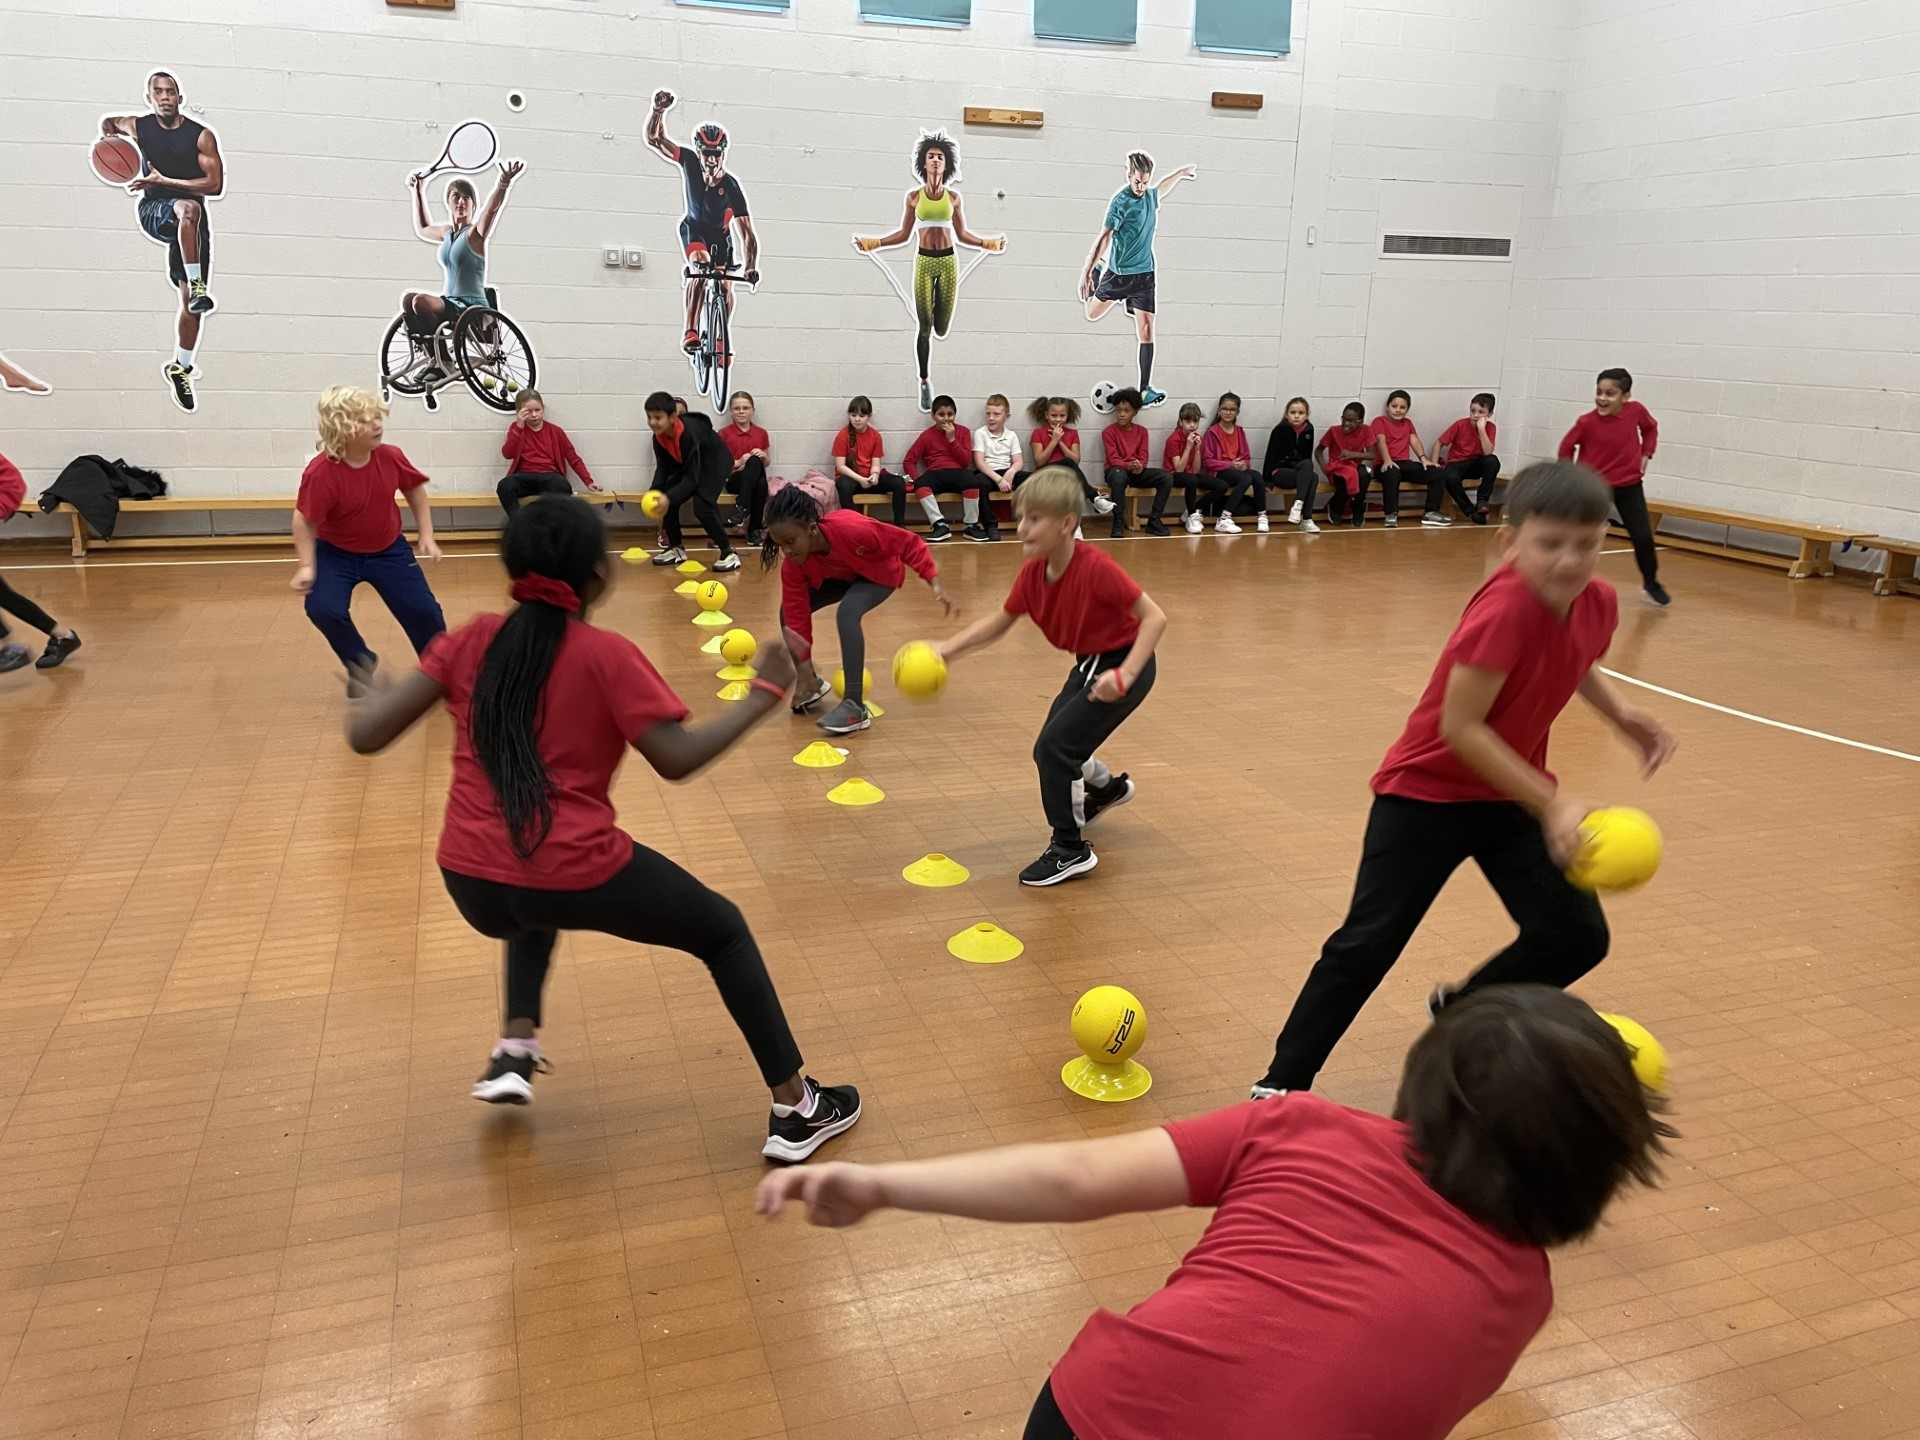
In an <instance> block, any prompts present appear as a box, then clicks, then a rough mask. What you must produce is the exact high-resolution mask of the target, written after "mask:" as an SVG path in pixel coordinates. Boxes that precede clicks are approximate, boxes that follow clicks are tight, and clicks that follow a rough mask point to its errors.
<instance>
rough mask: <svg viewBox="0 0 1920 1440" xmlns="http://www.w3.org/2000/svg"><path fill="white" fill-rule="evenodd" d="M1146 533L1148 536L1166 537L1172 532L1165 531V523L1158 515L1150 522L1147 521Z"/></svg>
mask: <svg viewBox="0 0 1920 1440" xmlns="http://www.w3.org/2000/svg"><path fill="white" fill-rule="evenodd" d="M1147 533H1148V534H1149V535H1159V536H1163V537H1164V536H1167V535H1171V534H1172V533H1173V532H1172V531H1171V530H1169V529H1167V525H1166V522H1165V521H1164V520H1162V519H1161V518H1160V517H1159V516H1158V515H1156V516H1154V517H1153V518H1152V519H1151V520H1149V521H1147Z"/></svg>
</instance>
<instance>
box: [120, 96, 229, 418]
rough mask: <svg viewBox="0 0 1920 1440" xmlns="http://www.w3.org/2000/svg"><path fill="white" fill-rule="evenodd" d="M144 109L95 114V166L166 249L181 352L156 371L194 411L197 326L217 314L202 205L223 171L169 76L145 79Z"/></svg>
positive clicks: (216, 144) (221, 183) (208, 136)
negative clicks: (127, 196) (128, 197)
mask: <svg viewBox="0 0 1920 1440" xmlns="http://www.w3.org/2000/svg"><path fill="white" fill-rule="evenodd" d="M147 104H148V106H149V107H150V109H149V110H148V112H147V113H146V114H144V115H103V116H101V117H100V139H99V140H97V141H96V142H94V147H93V168H94V173H95V174H97V175H99V176H100V178H101V179H103V180H107V181H108V182H109V183H112V184H118V185H122V186H124V187H125V188H126V189H127V190H128V191H129V192H130V193H131V194H132V195H133V196H134V197H135V199H136V200H137V201H138V202H139V203H138V206H137V208H136V214H137V216H138V218H139V223H140V228H141V230H143V231H144V232H145V233H146V236H147V238H148V239H149V240H151V241H153V242H154V244H156V245H164V246H166V248H167V278H168V279H169V280H171V281H172V282H173V284H174V286H175V287H176V288H177V289H178V290H179V292H180V317H179V321H178V323H177V325H176V327H175V333H176V336H177V339H178V341H179V348H178V349H176V350H175V351H174V353H173V358H172V359H171V360H169V361H168V362H167V363H166V365H165V366H163V367H162V371H161V373H162V374H164V375H165V376H166V379H167V389H168V391H169V392H171V394H172V396H173V403H174V404H175V405H178V406H179V407H180V408H181V409H182V410H185V411H188V412H191V411H192V410H193V409H194V406H195V404H196V401H195V399H194V393H193V387H194V382H195V381H196V380H198V379H199V378H200V372H199V370H198V369H196V368H195V366H194V363H193V357H194V352H195V351H196V350H197V349H198V348H199V344H200V324H201V321H202V320H203V319H204V318H205V317H206V316H208V315H211V314H212V313H213V311H214V299H213V294H212V292H211V291H209V290H208V289H207V277H208V275H209V274H211V273H212V267H213V235H212V231H211V228H210V227H209V225H208V224H207V202H208V201H210V200H218V199H219V198H220V197H221V196H222V195H223V194H225V193H226V188H227V167H226V162H225V161H224V160H223V159H222V158H221V156H220V140H219V137H218V136H216V135H215V134H214V133H213V130H212V128H211V127H209V126H206V125H202V124H201V123H200V122H199V121H197V120H189V119H188V118H187V117H186V116H185V115H183V114H181V113H180V82H179V81H178V80H177V79H175V78H174V76H173V75H172V73H171V72H169V71H166V70H156V71H154V72H153V73H152V74H151V75H149V76H148V77H147ZM128 142H131V145H129V144H128ZM136 147H137V148H136ZM129 150H132V151H133V153H131V154H129V153H128V151H129Z"/></svg>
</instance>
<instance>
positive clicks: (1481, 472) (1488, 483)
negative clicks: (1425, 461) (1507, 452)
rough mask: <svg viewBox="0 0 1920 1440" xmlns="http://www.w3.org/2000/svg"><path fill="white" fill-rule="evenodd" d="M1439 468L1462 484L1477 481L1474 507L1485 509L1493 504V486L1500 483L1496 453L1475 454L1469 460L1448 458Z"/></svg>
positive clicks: (1498, 459) (1498, 460) (1498, 462)
mask: <svg viewBox="0 0 1920 1440" xmlns="http://www.w3.org/2000/svg"><path fill="white" fill-rule="evenodd" d="M1440 468H1441V469H1442V470H1445V471H1446V472H1447V474H1448V475H1450V476H1452V477H1453V478H1454V479H1456V480H1458V481H1459V482H1460V483H1461V485H1462V486H1464V485H1466V484H1467V483H1468V482H1469V481H1475V482H1478V485H1477V493H1476V494H1475V495H1474V497H1473V505H1474V509H1476V510H1485V509H1486V508H1487V507H1488V506H1489V505H1491V504H1493V487H1494V486H1495V485H1497V484H1499V483H1500V457H1499V456H1498V455H1475V456H1474V457H1473V458H1471V459H1469V460H1449V461H1448V462H1447V463H1446V464H1445V465H1442V466H1441V467H1440ZM1456 503H1457V502H1456Z"/></svg>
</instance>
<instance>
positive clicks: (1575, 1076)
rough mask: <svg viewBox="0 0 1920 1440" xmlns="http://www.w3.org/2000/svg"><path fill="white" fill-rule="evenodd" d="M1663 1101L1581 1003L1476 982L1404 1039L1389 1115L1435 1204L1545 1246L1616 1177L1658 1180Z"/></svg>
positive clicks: (1594, 1207) (1573, 1232)
mask: <svg viewBox="0 0 1920 1440" xmlns="http://www.w3.org/2000/svg"><path fill="white" fill-rule="evenodd" d="M1269 1103H1272V1102H1269ZM1663 1108H1664V1106H1663V1105H1662V1103H1661V1101H1660V1098H1659V1097H1658V1096H1657V1095H1655V1094H1654V1093H1653V1092H1651V1091H1649V1090H1648V1089H1647V1088H1646V1087H1645V1086H1643V1085H1642V1084H1641V1083H1640V1081H1639V1079H1638V1078H1637V1077H1636V1076H1635V1075H1634V1073H1633V1052H1632V1051H1631V1050H1630V1049H1629V1048H1628V1045H1627V1042H1626V1041H1625V1040H1623V1039H1622V1038H1621V1037H1620V1032H1619V1031H1617V1030H1615V1029H1614V1028H1613V1027H1612V1026H1611V1025H1609V1024H1608V1023H1607V1022H1606V1021H1605V1020H1603V1019H1601V1018H1600V1017H1599V1016H1598V1015H1597V1014H1595V1013H1594V1012H1593V1010H1592V1009H1590V1008H1589V1007H1588V1006H1587V1005H1586V1003H1585V1002H1584V1001H1581V1000H1578V999H1576V998H1575V997H1573V996H1572V995H1569V994H1567V993H1566V992H1565V991H1564V990H1557V989H1555V988H1553V987H1552V986H1548V985H1489V986H1487V987H1486V988H1485V989H1484V990H1477V991H1474V992H1473V993H1471V994H1469V995H1466V996H1463V997H1462V998H1460V999H1459V1000H1457V1001H1455V1002H1454V1003H1452V1004H1450V1005H1448V1006H1447V1007H1446V1008H1445V1009H1443V1010H1442V1011H1441V1012H1440V1014H1439V1016H1438V1018H1437V1019H1436V1020H1435V1021H1434V1023H1433V1025H1432V1026H1431V1027H1430V1028H1429V1029H1428V1030H1427V1032H1426V1033H1425V1034H1424V1035H1422V1036H1421V1037H1420V1038H1419V1039H1418V1040H1416V1041H1415V1042H1414V1045H1413V1048H1412V1049H1411V1050H1409V1051H1408V1052H1407V1061H1406V1065H1405V1067H1404V1068H1403V1069H1402V1071H1401V1073H1400V1093H1399V1095H1398V1097H1397V1098H1396V1099H1395V1100H1394V1105H1393V1115H1394V1118H1395V1119H1396V1120H1400V1121H1402V1122H1404V1123H1405V1124H1406V1125H1407V1127H1408V1129H1409V1131H1410V1134H1409V1136H1408V1149H1407V1160H1408V1162H1409V1163H1410V1164H1411V1165H1412V1166H1413V1167H1414V1169H1416V1170H1418V1171H1419V1172H1420V1174H1421V1176H1422V1177H1423V1178H1424V1179H1425V1180H1426V1182H1427V1184H1428V1185H1430V1186H1432V1187H1433V1189H1434V1190H1435V1191H1436V1192H1437V1193H1438V1194H1439V1195H1440V1196H1441V1197H1442V1198H1443V1199H1445V1200H1446V1201H1448V1202H1449V1203H1450V1204H1452V1205H1454V1206H1456V1207H1458V1208H1459V1209H1461V1210H1464V1211H1465V1212H1466V1213H1467V1214H1468V1215H1470V1216H1472V1217H1473V1218H1474V1219H1475V1220H1478V1221H1479V1222H1480V1223H1481V1224H1483V1225H1486V1226H1488V1227H1490V1228H1491V1229H1493V1230H1496V1231H1498V1232H1499V1233H1500V1234H1502V1235H1505V1236H1506V1237H1507V1238H1508V1239H1510V1240H1516V1241H1519V1242H1521V1243H1523V1244H1529V1245H1540V1246H1554V1245H1565V1244H1567V1243H1568V1242H1569V1241H1573V1240H1578V1239H1580V1238H1581V1237H1582V1236H1584V1235H1586V1234H1588V1233H1589V1232H1591V1231H1592V1230H1593V1228H1594V1227H1595V1226H1596V1225H1598V1224H1599V1223H1600V1217H1601V1214H1602V1213H1603V1212H1604V1211H1605V1210H1606V1208H1607V1203H1608V1202H1609V1201H1610V1200H1612V1199H1613V1197H1614V1196H1615V1195H1616V1194H1618V1193H1619V1192H1620V1191H1621V1190H1622V1189H1624V1188H1625V1187H1626V1186H1627V1185H1629V1184H1631V1183H1635V1182H1637V1183H1639V1184H1642V1185H1652V1184H1653V1183H1654V1182H1655V1181H1656V1180H1657V1179H1658V1178H1659V1174H1660V1166H1659V1157H1660V1155H1661V1154H1663V1153H1664V1152H1665V1150H1666V1146H1665V1144H1664V1143H1663V1141H1664V1140H1666V1139H1667V1138H1670V1137H1672V1136H1673V1135H1674V1134H1675V1133H1676V1132H1675V1131H1674V1129H1673V1127H1672V1126H1670V1125H1668V1124H1666V1123H1665V1122H1664V1121H1662V1120H1661V1119H1659V1117H1658V1113H1657V1112H1658V1111H1660V1110H1661V1109H1663Z"/></svg>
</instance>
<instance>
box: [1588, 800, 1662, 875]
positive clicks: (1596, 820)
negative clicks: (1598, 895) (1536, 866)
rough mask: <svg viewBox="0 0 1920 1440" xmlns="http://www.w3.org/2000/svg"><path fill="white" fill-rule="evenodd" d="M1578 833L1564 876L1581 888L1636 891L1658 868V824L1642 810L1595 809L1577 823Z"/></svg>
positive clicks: (1616, 806) (1659, 846) (1625, 807)
mask: <svg viewBox="0 0 1920 1440" xmlns="http://www.w3.org/2000/svg"><path fill="white" fill-rule="evenodd" d="M1580 836H1581V843H1580V849H1579V851H1578V853H1576V854H1575V855H1574V857H1573V863H1572V864H1571V865H1569V866H1567V879H1568V880H1570V881H1571V882H1572V883H1573V884H1574V885H1575V886H1576V887H1578V888H1579V889H1581V890H1589V891H1610V892H1618V891H1621V890H1637V889H1638V888H1639V887H1640V886H1642V885H1644V884H1646V883H1647V882H1648V881H1649V880H1651V879H1652V878H1653V875H1654V872H1655V871H1656V870H1658V869H1659V868H1660V853H1661V849H1662V846H1661V840H1660V827H1659V826H1658V825H1656V824H1654V823H1653V817H1652V816H1651V815H1649V814H1647V812H1646V811H1644V810H1634V809H1631V808H1629V807H1628V806H1625V805H1615V806H1610V807H1608V808H1607V809H1604V810H1595V811H1594V812H1593V813H1592V814H1590V815H1589V816H1587V818H1586V819H1585V820H1582V821H1581V822H1580Z"/></svg>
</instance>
